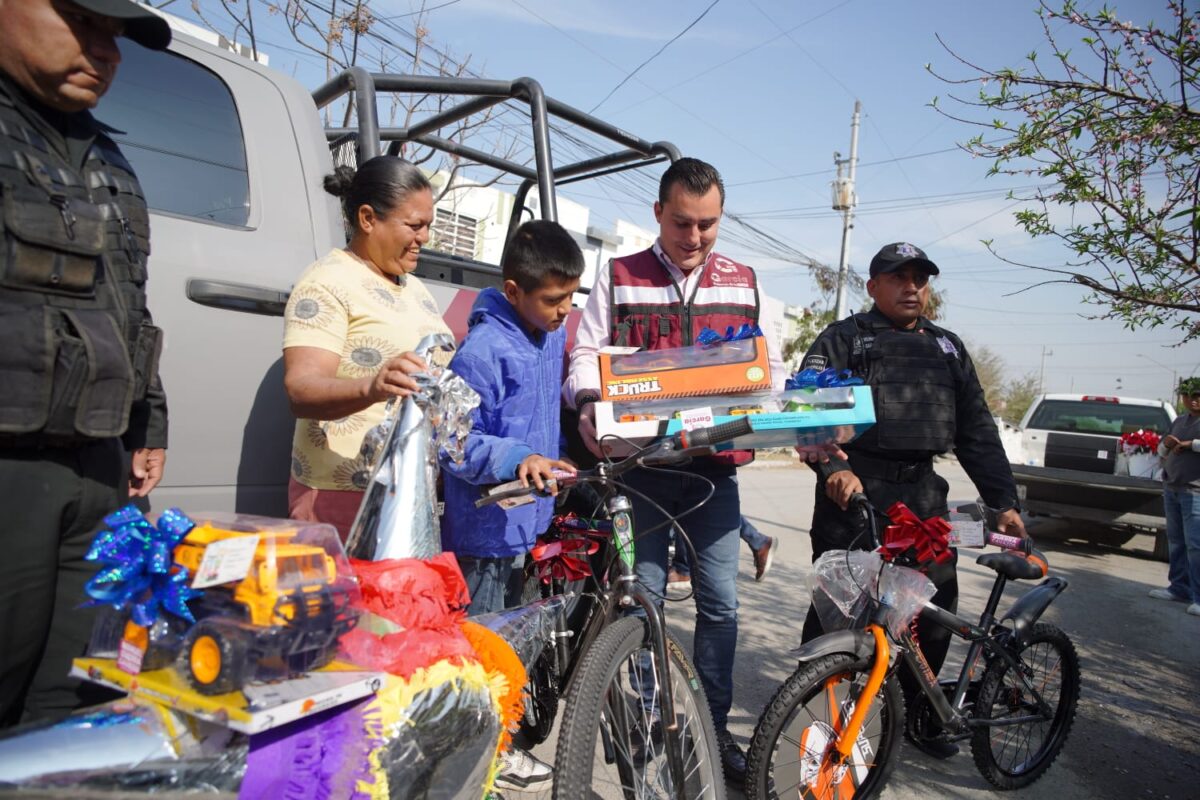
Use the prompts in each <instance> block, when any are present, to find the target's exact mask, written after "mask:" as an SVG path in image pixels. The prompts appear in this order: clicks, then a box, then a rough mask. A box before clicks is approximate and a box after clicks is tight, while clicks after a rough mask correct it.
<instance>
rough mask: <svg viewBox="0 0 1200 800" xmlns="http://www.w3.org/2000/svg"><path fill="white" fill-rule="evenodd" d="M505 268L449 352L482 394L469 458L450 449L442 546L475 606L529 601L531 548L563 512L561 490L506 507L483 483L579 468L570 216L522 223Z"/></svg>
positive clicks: (576, 260) (537, 478) (577, 270)
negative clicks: (565, 417) (573, 455)
mask: <svg viewBox="0 0 1200 800" xmlns="http://www.w3.org/2000/svg"><path fill="white" fill-rule="evenodd" d="M501 270H502V272H503V277H504V287H503V291H500V290H497V289H491V288H489V289H484V290H483V291H482V292H480V293H479V297H478V298H477V299H476V300H475V305H474V307H473V308H472V309H471V316H470V318H469V322H468V331H467V337H466V339H464V340H463V343H462V346H461V347H460V348H459V349H458V352H457V353H456V354H455V355H454V358H453V359H452V360H451V362H450V369H451V370H453V371H454V373H455V374H457V375H460V376H461V377H462V378H463V380H465V381H466V382H467V383H468V384H469V385H470V386H471V388H472V389H474V390H475V391H476V392H478V393H479V398H480V400H479V408H478V409H476V411H475V412H474V414H473V424H472V426H471V433H470V435H469V436H468V437H467V442H466V453H465V458H464V459H463V462H462V463H461V464H455V463H454V462H453V461H452V460H450V459H449V458H448V457H446V456H443V457H442V458H441V467H442V475H443V476H444V481H445V486H444V488H445V500H446V513H445V515H444V516H443V517H442V548H443V549H444V550H447V551H449V552H452V553H454V554H455V555H456V556H457V557H458V564H459V567H460V568H461V569H462V572H463V576H464V577H465V578H466V581H467V588H468V589H469V590H470V593H471V605H470V606H469V607H468V609H467V613H468V615H470V616H474V615H476V614H485V613H489V612H493V611H500V610H502V609H504V608H508V607H511V606H514V605H518V604H519V603H520V597H521V582H522V571H521V566H522V564H523V562H524V560H525V555H526V554H527V553H528V552H529V551H530V550H531V549H533V545H534V541H535V539H536V538H537V536H538V534H539V533H542V532H543V531H545V530H546V528H547V527H548V526H549V524H550V518H551V516H552V515H553V513H554V498H553V497H538V498H537V499H536V500H535V502H533V503H527V504H525V505H521V506H517V507H515V508H511V509H507V510H505V509H503V508H500V507H499V506H495V505H492V506H487V507H486V508H476V507H475V500H477V499H478V498H479V496H480V486H483V485H488V484H495V483H504V482H506V481H511V480H513V479H514V478H515V479H519V480H520V481H521V482H522V483H523V484H525V485H529V482H530V481H532V482H533V483H534V484H535V485H536V486H537V487H538V488H539V489H540V488H542V487H543V486H544V485H545V482H546V481H547V480H548V479H549V478H550V477H551V470H554V469H566V470H571V471H574V467H573V466H571V465H570V464H569V463H567V462H565V461H561V460H559V459H558V456H559V454H560V453H561V452H562V450H563V449H564V447H563V440H562V435H561V432H560V430H559V396H560V394H561V390H562V382H563V361H564V357H563V354H564V351H565V349H566V341H567V331H566V327H565V323H566V320H567V315H568V314H569V313H570V311H571V298H572V296H573V295H574V293H575V291H576V290H577V289H578V288H579V278H580V276H581V275H582V274H583V254H582V252H580V250H579V245H578V244H576V243H575V240H574V239H573V238H571V235H570V234H569V233H567V231H566V230H565V229H564V228H563V227H562V226H561V225H559V224H557V223H555V222H548V221H544V220H535V221H532V222H526V223H525V224H524V225H522V226H521V227H520V228H518V229H517V232H516V234H515V235H514V237H513V241H512V243H511V244H510V245H509V248H508V252H507V253H506V254H505V256H504V263H503V264H501ZM551 488H553V486H552V485H551Z"/></svg>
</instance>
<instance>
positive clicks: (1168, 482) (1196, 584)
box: [1150, 378, 1200, 616]
mask: <svg viewBox="0 0 1200 800" xmlns="http://www.w3.org/2000/svg"><path fill="white" fill-rule="evenodd" d="M1179 401H1180V403H1182V404H1183V407H1184V409H1185V410H1186V411H1187V413H1186V414H1182V415H1180V416H1178V417H1176V418H1175V421H1174V422H1172V423H1171V429H1170V431H1169V432H1168V433H1167V435H1166V436H1164V437H1163V438H1162V441H1160V442H1159V443H1158V455H1159V456H1161V457H1162V459H1163V509H1164V511H1165V512H1166V517H1167V560H1168V567H1167V584H1168V585H1167V587H1166V588H1159V589H1151V590H1150V596H1151V597H1153V598H1155V599H1157V600H1174V601H1176V602H1179V603H1187V604H1188V606H1187V613H1189V614H1193V615H1195V616H1200V378H1187V379H1186V380H1183V381H1180V383H1179Z"/></svg>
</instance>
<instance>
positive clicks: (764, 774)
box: [746, 494, 1080, 800]
mask: <svg viewBox="0 0 1200 800" xmlns="http://www.w3.org/2000/svg"><path fill="white" fill-rule="evenodd" d="M851 504H852V505H853V506H855V507H857V508H858V509H860V510H861V511H862V512H863V513H864V514H865V515H866V516H867V518H868V521H869V524H868V525H867V526H866V527H867V530H868V531H869V535H870V537H871V545H872V549H874V548H876V547H878V546H879V544H880V543H879V537H878V533H877V530H876V522H875V518H876V515H877V512H876V511H875V509H874V508H873V507H872V506H871V504H870V503H869V502H868V501H867V498H866V497H865V496H864V495H862V494H856V495H854V497H853V498H852V499H851ZM972 505H975V504H972ZM985 513H986V512H981V513H979V514H977V515H976V516H977V517H980V518H984V519H986V517H985ZM987 541H988V543H991V544H996V545H999V546H1001V547H1007V548H1012V549H1007V550H1004V551H1003V552H999V553H986V554H984V555H981V556H980V557H979V558H978V559H977V563H979V564H981V565H983V566H985V567H987V568H989V569H992V570H994V571H995V572H996V580H995V582H994V583H993V585H992V590H991V594H990V595H989V597H988V600H987V603H986V605H985V606H984V609H983V613H982V614H981V615H980V617H979V622H978V623H974V624H973V623H971V622H970V621H969V620H966V619H963V618H961V617H959V616H957V615H955V614H952V613H950V612H949V611H946V610H944V609H941V608H938V607H937V606H935V605H933V604H932V603H930V602H929V601H928V600H927V599H925V597H917V599H916V600H915V601H914V600H913V599H912V596H910V597H909V600H910V602H909V603H908V605H909V606H910V607H909V609H907V610H905V609H903V608H901V606H903V605H905V603H904V602H903V600H904V598H903V596H902V595H903V591H902V587H903V585H905V583H906V581H911V579H912V575H911V574H910V573H911V572H912V570H913V568H914V567H919V566H920V562H919V561H918V559H917V558H915V557H914V556H913V555H912V551H911V550H910V551H909V552H908V554H907V555H901V556H898V557H896V558H893V559H892V561H891V562H888V561H886V560H882V559H874V560H870V557H869V556H868V557H867V559H864V560H863V562H862V563H864V564H869V565H870V567H869V570H868V572H867V573H866V574H864V573H863V572H862V571H861V570H860V571H859V573H858V575H857V576H856V572H855V570H854V569H853V568H852V565H851V551H852V550H853V548H854V544H853V543H852V544H851V546H850V547H851V549H850V550H847V551H844V552H841V551H839V552H838V553H837V554H836V555H833V554H830V558H831V559H844V560H845V562H846V564H845V568H844V569H841V565H840V564H839V563H836V562H832V561H831V562H830V563H829V565H828V566H829V567H830V568H831V569H834V568H836V569H837V573H836V574H837V577H836V579H834V582H833V585H834V587H836V588H837V589H838V590H839V591H838V592H837V593H838V594H839V595H840V596H842V598H843V599H846V598H852V599H854V600H855V601H856V603H857V605H849V606H846V608H847V609H848V610H850V612H851V614H852V618H849V619H848V620H847V622H846V623H845V624H848V625H850V627H849V628H847V629H844V630H833V631H832V632H829V633H826V634H825V635H823V636H821V637H818V638H817V639H814V640H812V641H810V642H808V643H807V644H805V645H803V646H801V648H800V650H799V651H798V657H799V665H798V667H797V669H796V671H795V672H794V673H793V674H792V676H791V677H790V678H788V680H787V681H786V682H785V683H784V684H783V685H782V686H781V687H780V688H779V690H778V691H777V692H776V693H775V696H774V697H773V698H772V699H771V701H770V703H769V704H768V706H767V708H766V710H765V711H764V712H763V714H762V716H761V717H760V719H759V721H758V725H757V727H756V729H755V732H754V738H753V740H752V742H751V745H750V750H749V755H748V774H747V779H746V794H747V796H748V797H750V798H752V800H765V798H779V797H800V798H813V799H814V800H826V799H828V800H844V799H845V798H850V797H854V798H865V797H873V796H875V795H877V794H878V793H879V791H880V790H881V789H882V788H883V786H884V784H885V783H886V782H887V780H888V777H889V775H890V773H891V771H892V769H893V768H894V766H895V763H896V758H897V753H898V750H899V744H900V737H901V733H902V729H903V727H904V726H907V727H908V733H909V734H910V736H913V737H915V738H917V739H926V740H928V739H931V738H932V739H936V740H938V741H945V742H954V741H960V740H967V739H969V740H970V747H971V753H972V755H973V757H974V761H975V765H976V767H977V768H978V769H979V771H980V772H981V773H982V774H983V776H984V777H985V778H986V779H987V780H988V781H989V782H990V783H991V784H993V785H994V786H996V787H997V788H1000V789H1018V788H1022V787H1024V786H1028V785H1029V784H1030V783H1032V782H1034V781H1035V780H1037V779H1038V778H1039V777H1041V775H1042V774H1043V773H1044V772H1045V771H1046V770H1047V769H1048V768H1049V767H1050V765H1051V763H1053V761H1054V759H1055V758H1056V757H1057V756H1058V754H1059V752H1060V751H1061V750H1062V747H1063V745H1064V744H1065V742H1066V739H1067V735H1068V734H1069V733H1070V729H1071V724H1072V722H1073V720H1074V717H1075V706H1076V703H1077V701H1078V698H1079V683H1080V672H1079V658H1078V656H1077V654H1076V652H1075V647H1074V645H1073V644H1072V643H1071V640H1070V639H1069V638H1068V637H1067V635H1066V634H1065V633H1063V632H1062V631H1061V630H1059V629H1058V628H1056V627H1055V626H1053V625H1050V624H1047V623H1044V622H1039V621H1038V620H1039V618H1040V617H1041V615H1042V613H1043V612H1044V611H1045V610H1046V609H1047V608H1048V607H1049V605H1050V603H1051V602H1052V601H1053V600H1054V598H1056V597H1057V596H1058V595H1059V594H1060V593H1061V592H1062V591H1063V590H1064V589H1065V588H1066V587H1067V582H1066V581H1065V580H1064V579H1062V578H1060V577H1057V576H1052V577H1046V575H1047V571H1048V565H1047V562H1046V558H1045V556H1044V555H1043V554H1041V553H1040V552H1038V551H1037V550H1034V549H1033V546H1032V541H1031V540H1029V539H1019V538H1017V537H1011V536H1004V535H1002V534H997V533H990V532H989V533H988V534H987ZM856 555H859V556H862V555H864V554H862V553H861V552H859V553H857V554H856ZM823 558H824V557H823ZM876 564H878V566H876ZM819 566H820V562H818V567H819ZM921 578H923V576H918V580H920V579H921ZM1039 578H1043V579H1044V580H1042V582H1041V583H1039V584H1038V585H1037V586H1034V587H1033V588H1032V589H1030V590H1029V591H1028V592H1026V593H1025V594H1024V595H1023V596H1022V597H1021V598H1019V599H1018V600H1017V601H1016V602H1015V603H1014V604H1013V605H1012V606H1011V607H1010V609H1009V610H1008V611H1007V613H1005V614H1004V615H1003V616H1002V617H1000V618H997V616H996V610H997V608H998V606H999V604H1000V599H1001V596H1002V595H1003V592H1004V588H1005V585H1006V584H1007V583H1008V582H1009V581H1010V580H1036V579H1039ZM864 584H865V585H864ZM907 585H910V586H912V585H914V584H912V583H911V582H909V583H908V584H907ZM930 588H932V587H930ZM840 590H845V591H844V592H842V591H840ZM814 594H816V587H814ZM931 594H932V592H930V593H929V595H927V596H931ZM814 602H815V601H814ZM917 616H921V617H924V618H926V619H929V620H932V621H933V622H934V623H935V624H937V625H939V626H941V627H943V628H946V629H947V630H949V631H950V632H951V633H952V634H953V635H954V636H957V637H959V638H960V639H964V640H966V641H967V642H969V646H968V649H967V654H966V658H965V660H964V662H963V665H962V668H961V671H960V672H959V675H958V677H957V678H954V679H951V680H946V681H941V682H939V681H938V680H937V678H936V676H935V675H934V673H933V671H932V670H931V669H930V667H929V664H928V662H927V661H926V660H925V657H924V655H923V654H922V653H921V648H920V646H919V643H918V642H917V640H916V638H915V633H914V631H913V626H912V625H911V623H912V622H913V621H914V620H915V619H916V617H917ZM829 628H830V626H829V625H828V624H826V629H827V630H829ZM893 645H894V646H893ZM981 662H982V663H981ZM901 664H906V665H907V667H908V668H909V669H910V670H912V673H913V674H914V675H915V676H916V677H917V680H918V683H919V684H920V688H921V693H920V694H919V695H918V696H917V698H916V699H915V700H914V701H913V702H914V707H913V708H911V709H909V713H908V714H907V715H906V713H905V708H904V699H903V696H902V694H901V691H900V686H899V680H898V676H897V674H896V673H897V670H898V669H899V668H900V665H901ZM980 667H982V677H981V678H980V679H979V680H974V677H975V675H976V674H977V672H978V671H979V669H980Z"/></svg>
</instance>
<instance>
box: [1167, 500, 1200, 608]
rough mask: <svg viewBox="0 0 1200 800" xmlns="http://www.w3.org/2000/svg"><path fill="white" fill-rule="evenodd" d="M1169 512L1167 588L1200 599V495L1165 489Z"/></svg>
mask: <svg viewBox="0 0 1200 800" xmlns="http://www.w3.org/2000/svg"><path fill="white" fill-rule="evenodd" d="M1163 508H1164V510H1165V511H1166V513H1167V560H1168V562H1169V565H1168V567H1167V580H1168V581H1170V586H1169V587H1168V591H1170V592H1171V594H1173V595H1175V596H1176V597H1179V598H1182V599H1184V600H1187V601H1188V602H1190V603H1200V495H1196V494H1193V493H1191V492H1189V491H1186V490H1185V491H1176V490H1174V489H1163Z"/></svg>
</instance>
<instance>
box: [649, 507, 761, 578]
mask: <svg viewBox="0 0 1200 800" xmlns="http://www.w3.org/2000/svg"><path fill="white" fill-rule="evenodd" d="M738 535H739V536H741V537H742V541H743V542H745V543H746V544H748V545H749V546H750V549H751V550H752V551H754V552H755V553H757V552H758V551H759V550H762V549H763V548H764V547H766V546H767V543H768V542H770V541H771V537H769V536H767V535H766V534H764V533H763V532H762V531H760V530H759V529H758V528H756V527H754V523H753V522H751V521H750V520H748V519H746V518H745V517H742V527H741V530H740V531H739V532H738ZM671 566H672V567H673V568H674V569H675V571H676V572H678V573H679V574H680V575H688V576H690V575H691V574H692V568H691V566H689V565H688V559H687V548H686V547H684V545H683V544H682V543H681V542H676V543H675V558H674V559H673V560H672V561H671Z"/></svg>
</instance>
